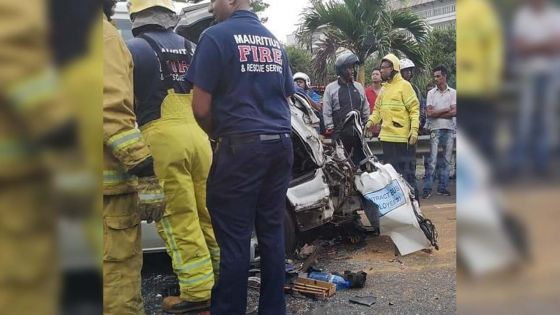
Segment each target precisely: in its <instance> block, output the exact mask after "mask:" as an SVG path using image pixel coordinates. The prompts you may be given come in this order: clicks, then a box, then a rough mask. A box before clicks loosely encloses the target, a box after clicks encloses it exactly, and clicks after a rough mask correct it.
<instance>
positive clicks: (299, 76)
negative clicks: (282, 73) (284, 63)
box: [294, 72, 311, 89]
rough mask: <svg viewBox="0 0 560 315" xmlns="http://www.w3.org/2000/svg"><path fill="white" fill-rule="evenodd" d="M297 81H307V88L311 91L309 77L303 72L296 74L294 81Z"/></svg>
mask: <svg viewBox="0 0 560 315" xmlns="http://www.w3.org/2000/svg"><path fill="white" fill-rule="evenodd" d="M295 80H303V81H305V84H306V85H307V88H308V89H310V88H311V80H310V79H309V76H308V75H307V74H305V73H303V72H297V73H296V74H294V81H295Z"/></svg>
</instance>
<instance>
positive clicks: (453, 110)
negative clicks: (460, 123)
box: [439, 105, 457, 118]
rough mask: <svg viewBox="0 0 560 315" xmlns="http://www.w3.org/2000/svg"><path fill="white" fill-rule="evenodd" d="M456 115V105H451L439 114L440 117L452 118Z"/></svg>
mask: <svg viewBox="0 0 560 315" xmlns="http://www.w3.org/2000/svg"><path fill="white" fill-rule="evenodd" d="M456 115H457V105H451V107H450V108H449V110H448V111H447V112H445V113H443V114H441V116H439V117H441V118H453V117H455V116H456Z"/></svg>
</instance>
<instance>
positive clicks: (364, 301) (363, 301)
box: [350, 295, 377, 307]
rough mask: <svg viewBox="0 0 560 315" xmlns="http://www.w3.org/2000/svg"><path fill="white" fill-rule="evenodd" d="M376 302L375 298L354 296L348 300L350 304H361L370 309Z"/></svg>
mask: <svg viewBox="0 0 560 315" xmlns="http://www.w3.org/2000/svg"><path fill="white" fill-rule="evenodd" d="M375 302H377V297H375V296H358V295H356V296H354V297H351V298H350V303H355V304H361V305H365V306H369V307H371V306H372V305H373V304H375Z"/></svg>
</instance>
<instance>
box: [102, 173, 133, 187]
mask: <svg viewBox="0 0 560 315" xmlns="http://www.w3.org/2000/svg"><path fill="white" fill-rule="evenodd" d="M133 179H135V176H132V175H129V174H127V173H125V172H123V171H109V170H104V171H103V184H109V185H115V184H119V183H124V182H128V181H129V180H133Z"/></svg>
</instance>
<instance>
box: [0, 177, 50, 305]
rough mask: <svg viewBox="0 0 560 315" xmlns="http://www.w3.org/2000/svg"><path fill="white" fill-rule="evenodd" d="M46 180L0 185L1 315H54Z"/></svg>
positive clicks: (19, 179) (17, 181)
mask: <svg viewBox="0 0 560 315" xmlns="http://www.w3.org/2000/svg"><path fill="white" fill-rule="evenodd" d="M47 187H48V186H47V184H46V182H44V178H43V179H41V178H29V179H21V178H18V179H14V180H10V181H3V180H0V216H1V218H2V219H0V249H1V250H2V254H1V258H0V313H2V314H21V315H32V314H45V315H55V314H58V311H57V307H58V302H59V300H58V296H59V295H58V294H59V284H60V283H59V282H60V276H59V274H58V268H57V259H56V257H57V256H58V251H57V248H56V216H55V211H53V209H52V207H50V205H49V204H48V202H46V201H47V196H46V194H47V191H46V190H47Z"/></svg>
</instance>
